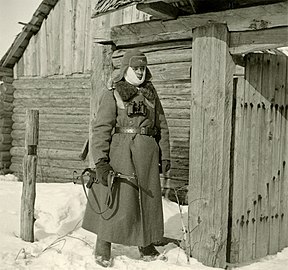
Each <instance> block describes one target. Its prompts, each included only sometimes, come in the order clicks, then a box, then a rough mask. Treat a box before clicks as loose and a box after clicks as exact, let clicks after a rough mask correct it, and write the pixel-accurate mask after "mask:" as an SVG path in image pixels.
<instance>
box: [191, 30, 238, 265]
mask: <svg viewBox="0 0 288 270" xmlns="http://www.w3.org/2000/svg"><path fill="white" fill-rule="evenodd" d="M193 37H194V38H193V43H192V74H191V109H190V110H191V114H190V123H191V124H190V151H189V153H190V154H189V164H190V167H189V194H188V201H189V219H188V220H189V225H188V226H189V235H190V251H191V255H192V257H193V258H196V259H197V260H198V261H200V262H202V263H203V264H204V265H208V266H213V267H223V268H224V267H225V264H226V246H227V235H228V226H227V224H228V205H229V180H230V178H229V169H230V147H231V146H230V141H231V126H232V125H231V115H232V100H233V84H232V81H233V73H234V71H235V64H234V62H233V60H232V57H231V55H230V53H229V46H228V45H229V44H228V41H229V33H228V29H227V27H226V25H223V24H211V25H207V26H203V27H197V28H196V29H194V30H193Z"/></svg>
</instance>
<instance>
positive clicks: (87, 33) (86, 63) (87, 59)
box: [84, 0, 92, 73]
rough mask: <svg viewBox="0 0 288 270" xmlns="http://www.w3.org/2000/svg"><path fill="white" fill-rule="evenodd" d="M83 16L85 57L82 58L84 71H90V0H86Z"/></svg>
mask: <svg viewBox="0 0 288 270" xmlns="http://www.w3.org/2000/svg"><path fill="white" fill-rule="evenodd" d="M85 12H86V17H85V52H84V53H85V59H84V72H85V73H86V72H90V71H91V61H92V20H91V13H92V9H91V0H87V6H86V11H85Z"/></svg>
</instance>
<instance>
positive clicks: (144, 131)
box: [140, 127, 146, 135]
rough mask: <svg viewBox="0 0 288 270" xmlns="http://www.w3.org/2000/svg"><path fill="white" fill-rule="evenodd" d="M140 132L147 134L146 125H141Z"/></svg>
mask: <svg viewBox="0 0 288 270" xmlns="http://www.w3.org/2000/svg"><path fill="white" fill-rule="evenodd" d="M140 134H141V135H146V128H145V127H141V128H140Z"/></svg>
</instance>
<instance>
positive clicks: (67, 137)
mask: <svg viewBox="0 0 288 270" xmlns="http://www.w3.org/2000/svg"><path fill="white" fill-rule="evenodd" d="M87 134H88V132H85V131H75V132H64V131H57V130H56V131H51V130H50V131H49V130H45V131H42V130H40V131H39V140H45V141H51V144H53V141H66V142H75V141H76V142H77V141H78V142H81V141H82V142H84V141H85V140H86V139H87ZM11 136H12V138H13V139H16V140H19V139H23V138H24V134H23V131H22V130H13V131H12V132H11Z"/></svg>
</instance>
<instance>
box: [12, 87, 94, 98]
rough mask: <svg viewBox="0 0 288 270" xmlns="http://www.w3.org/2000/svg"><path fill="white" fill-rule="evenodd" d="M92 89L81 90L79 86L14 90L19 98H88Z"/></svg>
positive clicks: (15, 95)
mask: <svg viewBox="0 0 288 270" xmlns="http://www.w3.org/2000/svg"><path fill="white" fill-rule="evenodd" d="M90 95H91V93H90V89H85V91H84V90H82V91H81V90H79V89H77V88H72V89H71V88H70V89H66V88H65V89H46V88H45V89H43V88H41V89H31V88H28V89H25V88H22V89H19V88H17V89H16V90H15V92H14V97H15V98H16V99H17V98H32V99H33V98H52V99H53V98H67V97H69V98H87V99H88V100H89V99H90Z"/></svg>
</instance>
